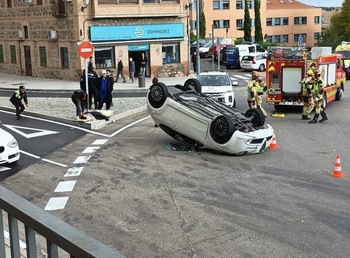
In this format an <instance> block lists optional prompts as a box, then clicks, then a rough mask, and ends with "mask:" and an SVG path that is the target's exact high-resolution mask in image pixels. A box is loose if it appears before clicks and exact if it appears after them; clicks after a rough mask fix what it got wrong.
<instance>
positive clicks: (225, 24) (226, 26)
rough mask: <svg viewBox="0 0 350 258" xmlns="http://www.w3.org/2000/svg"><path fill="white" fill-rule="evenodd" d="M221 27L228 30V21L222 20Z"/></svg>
mask: <svg viewBox="0 0 350 258" xmlns="http://www.w3.org/2000/svg"><path fill="white" fill-rule="evenodd" d="M222 27H223V28H230V20H223V24H222Z"/></svg>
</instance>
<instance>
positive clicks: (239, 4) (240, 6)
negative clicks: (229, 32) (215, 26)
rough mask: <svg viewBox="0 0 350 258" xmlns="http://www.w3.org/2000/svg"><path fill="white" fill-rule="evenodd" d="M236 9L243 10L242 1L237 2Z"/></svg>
mask: <svg viewBox="0 0 350 258" xmlns="http://www.w3.org/2000/svg"><path fill="white" fill-rule="evenodd" d="M236 9H243V2H242V1H236Z"/></svg>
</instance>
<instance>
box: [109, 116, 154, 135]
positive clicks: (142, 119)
mask: <svg viewBox="0 0 350 258" xmlns="http://www.w3.org/2000/svg"><path fill="white" fill-rule="evenodd" d="M150 117H151V116H146V117H144V118H141V119H139V120H137V121H135V122H132V123H131V124H128V125H126V126H124V127H122V128H120V129H119V130H117V131H115V132H114V133H112V134H111V135H110V137H113V136H116V135H117V134H118V133H121V132H122V131H124V130H126V129H128V128H129V127H131V126H133V125H136V124H138V123H140V122H142V121H144V120H146V119H148V118H150Z"/></svg>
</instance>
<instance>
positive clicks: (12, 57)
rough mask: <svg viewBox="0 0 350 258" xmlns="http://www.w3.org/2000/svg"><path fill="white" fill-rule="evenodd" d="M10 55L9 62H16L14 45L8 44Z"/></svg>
mask: <svg viewBox="0 0 350 258" xmlns="http://www.w3.org/2000/svg"><path fill="white" fill-rule="evenodd" d="M10 55H11V64H16V63H17V57H16V46H15V45H10Z"/></svg>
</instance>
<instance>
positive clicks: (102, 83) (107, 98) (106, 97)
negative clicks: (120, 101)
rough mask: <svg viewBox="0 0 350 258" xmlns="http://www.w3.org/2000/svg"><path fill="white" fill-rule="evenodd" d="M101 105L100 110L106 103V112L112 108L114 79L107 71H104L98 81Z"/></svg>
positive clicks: (99, 105) (99, 104)
mask: <svg viewBox="0 0 350 258" xmlns="http://www.w3.org/2000/svg"><path fill="white" fill-rule="evenodd" d="M97 87H98V95H99V103H98V110H101V109H102V107H103V104H104V103H106V110H109V109H110V108H111V100H112V91H113V77H108V76H107V71H106V70H102V72H101V76H100V77H99V78H98V79H97Z"/></svg>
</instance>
